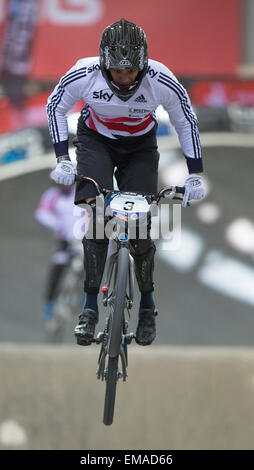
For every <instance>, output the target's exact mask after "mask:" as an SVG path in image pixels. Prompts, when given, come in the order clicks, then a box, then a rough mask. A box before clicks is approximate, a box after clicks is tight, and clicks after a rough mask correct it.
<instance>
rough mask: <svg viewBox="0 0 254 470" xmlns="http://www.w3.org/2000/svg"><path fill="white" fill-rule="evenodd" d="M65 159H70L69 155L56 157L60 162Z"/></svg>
mask: <svg viewBox="0 0 254 470" xmlns="http://www.w3.org/2000/svg"><path fill="white" fill-rule="evenodd" d="M65 160H67V161H69V162H70V161H71V159H70V157H69V155H61V157H57V163H60V162H62V161H65Z"/></svg>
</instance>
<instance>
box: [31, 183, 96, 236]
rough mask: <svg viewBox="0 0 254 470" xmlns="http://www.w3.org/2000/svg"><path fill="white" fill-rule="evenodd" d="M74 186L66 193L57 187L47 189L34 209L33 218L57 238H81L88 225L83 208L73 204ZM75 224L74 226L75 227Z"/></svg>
mask: <svg viewBox="0 0 254 470" xmlns="http://www.w3.org/2000/svg"><path fill="white" fill-rule="evenodd" d="M74 194H75V190H74V187H73V188H72V190H71V192H70V193H68V194H63V193H62V192H61V191H60V189H59V188H57V187H52V188H49V189H47V190H46V191H45V192H44V193H43V195H42V197H41V199H40V202H39V205H38V207H37V208H36V211H35V218H36V220H38V222H40V223H41V224H42V225H44V226H45V227H47V228H49V229H51V230H52V231H53V232H54V234H55V236H56V238H57V239H59V240H67V241H68V240H69V241H70V240H72V239H74V238H82V236H80V233H81V235H83V236H84V235H85V232H86V230H87V227H88V220H89V219H88V215H87V212H86V211H85V210H84V209H81V208H80V207H77V206H75V205H74ZM75 226H76V228H75Z"/></svg>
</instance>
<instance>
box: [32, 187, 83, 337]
mask: <svg viewBox="0 0 254 470" xmlns="http://www.w3.org/2000/svg"><path fill="white" fill-rule="evenodd" d="M74 196H75V189H74V185H72V186H65V185H61V184H60V185H55V186H54V187H51V188H49V189H47V190H46V191H45V192H44V193H43V194H42V196H41V199H40V202H39V204H38V206H37V208H36V211H35V214H34V216H35V219H36V220H37V221H38V222H40V223H41V224H42V225H44V226H45V227H47V228H49V229H50V230H51V231H52V232H53V234H54V238H55V240H56V246H55V250H54V252H53V255H52V258H51V264H50V268H49V273H48V277H47V282H46V290H45V294H44V306H43V317H44V320H45V329H46V332H48V333H49V334H50V332H52V333H53V330H54V327H55V316H54V313H55V312H54V303H55V299H56V296H57V293H58V290H59V288H60V284H61V280H62V278H63V274H64V272H65V270H66V268H67V267H68V266H69V264H70V261H71V259H72V257H73V255H74V251H73V250H74V248H73V240H75V238H76V236H77V233H75V224H77V223H78V225H79V228H80V217H82V236H84V233H85V231H86V229H87V217H86V212H85V210H84V209H81V208H77V207H75V205H74ZM77 209H78V210H77ZM79 236H80V235H79ZM79 242H80V243H81V240H80V241H79Z"/></svg>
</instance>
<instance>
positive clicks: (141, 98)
mask: <svg viewBox="0 0 254 470" xmlns="http://www.w3.org/2000/svg"><path fill="white" fill-rule="evenodd" d="M134 101H136V102H137V103H147V101H146V99H145V97H144V95H139V96H138V97H137V98H136V99H135V100H134Z"/></svg>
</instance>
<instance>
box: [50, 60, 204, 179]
mask: <svg viewBox="0 0 254 470" xmlns="http://www.w3.org/2000/svg"><path fill="white" fill-rule="evenodd" d="M82 99H83V100H84V101H85V103H86V104H85V106H84V108H83V110H82V116H83V120H84V122H85V124H86V126H87V127H89V128H90V129H93V130H94V131H97V132H98V133H100V134H102V135H104V136H106V137H109V138H111V139H118V138H123V137H131V136H140V135H143V134H146V133H147V132H149V131H150V130H151V129H152V128H153V127H154V125H155V123H156V117H155V110H156V108H157V107H158V106H159V105H162V106H163V107H164V109H165V110H166V111H167V112H168V115H169V118H170V121H171V123H172V124H173V126H174V127H175V129H176V132H177V134H178V138H179V141H180V144H181V147H182V150H183V153H184V155H185V157H186V158H187V159H195V160H196V162H195V163H194V162H193V164H194V167H196V168H197V167H198V166H199V165H202V164H201V149H200V141H199V132H198V125H197V118H196V115H195V114H194V112H193V110H192V107H191V103H190V100H189V96H188V94H187V92H186V90H185V89H184V87H183V86H182V85H181V84H180V83H179V82H178V80H177V79H176V77H175V76H174V75H173V73H172V72H171V71H170V70H169V69H168V68H167V67H166V66H165V65H163V64H162V63H160V62H157V61H155V60H151V59H149V60H148V69H147V73H146V75H145V77H144V78H143V80H142V82H141V84H140V86H139V88H138V89H137V91H136V92H135V93H134V95H133V96H132V97H131V98H130V99H128V101H125V102H124V101H122V100H121V99H120V98H118V97H117V96H116V95H115V94H114V93H113V92H112V90H111V89H110V88H109V87H108V84H107V82H106V80H105V79H104V77H103V75H102V73H101V70H100V64H99V57H90V58H86V59H80V60H78V62H77V63H76V64H75V65H74V67H72V68H71V69H70V70H69V72H67V74H66V75H65V76H64V77H62V78H61V80H60V82H59V84H58V85H57V86H56V88H55V89H54V91H53V93H52V94H51V95H50V97H49V99H48V105H47V113H48V120H49V129H50V134H51V137H52V140H53V143H54V144H55V150H56V154H57V155H63V154H66V153H68V126H67V119H66V114H67V112H68V111H69V110H70V109H71V108H72V106H73V105H74V104H75V103H76V102H77V101H79V100H82ZM197 160H199V162H197ZM195 171H197V170H195Z"/></svg>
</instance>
